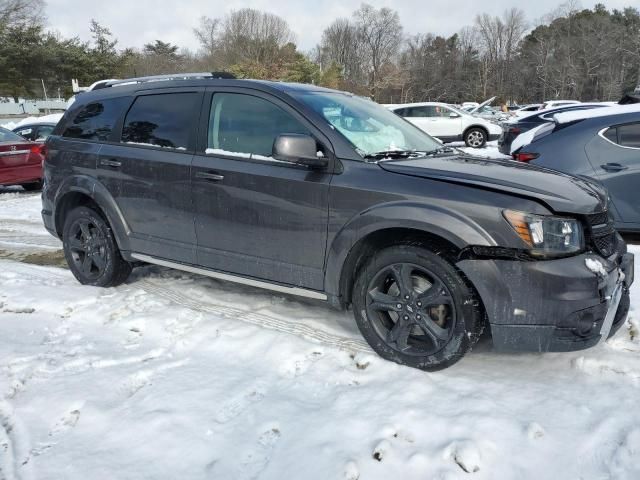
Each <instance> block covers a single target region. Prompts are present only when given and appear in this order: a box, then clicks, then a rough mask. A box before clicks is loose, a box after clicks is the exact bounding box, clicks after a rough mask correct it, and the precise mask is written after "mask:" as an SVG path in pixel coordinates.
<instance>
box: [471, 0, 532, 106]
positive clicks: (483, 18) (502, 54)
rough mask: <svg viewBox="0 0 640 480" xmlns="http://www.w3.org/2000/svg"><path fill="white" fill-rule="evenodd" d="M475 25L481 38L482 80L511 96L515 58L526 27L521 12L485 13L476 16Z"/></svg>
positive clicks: (513, 10) (514, 10)
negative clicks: (499, 15)
mask: <svg viewBox="0 0 640 480" xmlns="http://www.w3.org/2000/svg"><path fill="white" fill-rule="evenodd" d="M475 26H476V29H477V32H478V35H479V40H480V47H481V55H482V57H481V58H482V63H483V68H482V70H481V75H482V76H483V77H484V78H483V82H484V83H485V85H488V84H489V83H490V84H492V85H493V86H494V88H495V89H496V90H497V91H499V92H503V95H505V96H506V97H509V98H511V97H512V96H513V91H512V90H511V88H510V87H511V86H512V85H513V82H512V77H513V75H514V69H513V66H514V59H515V56H516V51H517V48H518V46H519V44H520V41H521V40H522V37H523V35H524V32H525V31H526V28H527V23H526V21H525V16H524V12H523V11H522V10H519V9H516V8H512V9H510V10H507V11H505V12H504V14H503V15H502V17H492V16H490V15H488V14H486V13H484V14H482V15H478V16H477V17H476V21H475ZM486 93H487V92H486V91H485V94H486Z"/></svg>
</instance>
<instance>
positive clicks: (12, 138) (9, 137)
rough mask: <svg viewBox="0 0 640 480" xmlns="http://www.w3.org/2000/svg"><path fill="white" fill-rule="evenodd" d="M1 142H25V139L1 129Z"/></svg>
mask: <svg viewBox="0 0 640 480" xmlns="http://www.w3.org/2000/svg"><path fill="white" fill-rule="evenodd" d="M0 142H24V138H22V137H21V136H20V135H16V134H15V133H13V132H10V131H9V130H7V129H5V128H2V127H0Z"/></svg>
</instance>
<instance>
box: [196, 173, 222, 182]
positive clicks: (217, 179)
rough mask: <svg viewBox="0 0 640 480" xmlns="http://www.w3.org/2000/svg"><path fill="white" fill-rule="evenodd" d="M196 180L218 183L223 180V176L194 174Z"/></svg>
mask: <svg viewBox="0 0 640 480" xmlns="http://www.w3.org/2000/svg"><path fill="white" fill-rule="evenodd" d="M196 178H201V179H202V180H207V181H209V182H220V181H221V180H224V175H219V174H217V173H212V172H196Z"/></svg>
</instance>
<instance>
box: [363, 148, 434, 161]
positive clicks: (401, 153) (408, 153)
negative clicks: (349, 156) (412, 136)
mask: <svg viewBox="0 0 640 480" xmlns="http://www.w3.org/2000/svg"><path fill="white" fill-rule="evenodd" d="M424 154H425V152H418V151H416V150H382V151H380V152H374V153H367V154H366V155H365V156H364V158H371V159H374V160H382V159H385V158H409V157H418V156H421V155H424Z"/></svg>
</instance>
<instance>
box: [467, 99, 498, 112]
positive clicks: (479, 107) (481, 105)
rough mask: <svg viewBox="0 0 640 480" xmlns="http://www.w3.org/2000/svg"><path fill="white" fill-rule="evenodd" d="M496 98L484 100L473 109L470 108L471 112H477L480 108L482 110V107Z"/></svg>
mask: <svg viewBox="0 0 640 480" xmlns="http://www.w3.org/2000/svg"><path fill="white" fill-rule="evenodd" d="M495 99H496V97H491V98H490V99H489V100H485V101H484V102H482V103H481V104H480V105H478V106H477V107H475V108H474V109H472V110H469V113H476V112H477V111H478V110H480V109H481V108H482V107H485V106H487V105H491V102H493V101H494V100H495Z"/></svg>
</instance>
